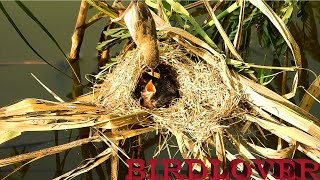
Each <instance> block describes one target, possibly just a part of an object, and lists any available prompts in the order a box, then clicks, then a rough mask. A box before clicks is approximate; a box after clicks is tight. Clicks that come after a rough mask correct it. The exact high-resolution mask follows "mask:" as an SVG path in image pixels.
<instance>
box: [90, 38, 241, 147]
mask: <svg viewBox="0 0 320 180" xmlns="http://www.w3.org/2000/svg"><path fill="white" fill-rule="evenodd" d="M158 46H159V51H160V59H161V64H166V65H169V66H171V67H172V69H174V70H175V71H176V74H177V81H178V83H179V89H178V90H179V94H180V98H177V99H174V100H173V101H172V102H171V104H170V105H169V107H166V108H155V109H152V110H151V109H147V108H145V107H143V106H141V104H140V101H139V100H137V99H136V98H135V97H134V96H133V92H134V91H135V89H136V88H137V83H138V81H139V78H140V76H141V73H142V71H143V69H144V68H145V67H146V64H145V62H143V61H144V60H143V57H142V53H141V52H140V51H139V50H138V49H135V50H132V51H129V52H127V54H126V56H125V58H124V59H123V60H121V61H120V62H119V63H118V64H117V65H116V66H115V67H113V68H112V69H109V70H110V73H106V74H105V75H103V76H101V75H100V77H102V79H103V83H101V84H96V85H95V87H94V92H98V94H99V95H98V97H97V98H96V99H95V100H94V103H95V104H96V105H98V106H102V107H104V108H106V109H107V110H108V111H110V113H114V114H117V115H126V114H132V113H135V112H140V111H141V110H143V111H147V112H148V113H149V114H150V115H151V118H152V119H153V121H154V122H155V123H156V125H158V126H160V127H161V129H165V130H169V131H171V132H173V131H174V132H182V133H183V134H185V135H187V136H189V137H191V138H192V139H194V140H195V142H199V143H201V142H203V141H205V140H206V139H207V138H208V137H210V136H212V135H213V133H215V132H216V131H217V129H218V128H219V127H221V125H228V124H231V123H233V122H231V121H230V119H232V117H234V116H236V115H238V114H239V113H240V111H241V110H240V108H239V102H240V101H241V99H242V97H243V96H242V94H241V93H240V90H239V89H238V88H234V86H232V85H231V84H229V82H230V80H228V79H227V76H226V75H225V71H223V68H222V65H223V64H222V63H221V61H222V59H218V58H217V59H216V62H217V63H216V65H215V66H212V65H210V64H207V63H206V62H205V61H204V60H202V59H199V58H197V57H196V56H193V55H192V54H191V53H190V52H189V51H188V50H186V49H185V48H184V47H181V46H180V45H178V44H175V43H168V42H159V43H158Z"/></svg>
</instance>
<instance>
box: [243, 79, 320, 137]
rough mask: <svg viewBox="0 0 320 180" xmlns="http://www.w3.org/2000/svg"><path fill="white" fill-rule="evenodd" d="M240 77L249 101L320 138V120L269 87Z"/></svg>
mask: <svg viewBox="0 0 320 180" xmlns="http://www.w3.org/2000/svg"><path fill="white" fill-rule="evenodd" d="M239 77H240V79H239V80H240V82H241V84H242V85H243V89H244V91H245V92H246V93H247V94H248V96H249V101H250V102H251V103H253V104H254V105H256V106H258V107H260V108H262V109H263V110H265V111H267V112H269V113H271V114H273V115H275V116H277V117H279V118H281V119H283V120H284V121H286V122H288V123H290V124H292V125H294V126H295V127H297V128H299V129H302V130H303V131H305V132H308V133H309V134H311V135H312V136H313V137H314V138H317V139H318V140H319V139H320V126H319V120H318V119H317V118H315V117H314V116H312V115H310V114H309V113H306V112H305V111H304V110H302V109H300V108H299V107H297V106H295V105H294V104H292V103H291V102H289V101H288V100H286V99H284V98H283V97H281V96H280V95H278V94H276V93H275V92H273V91H271V90H269V89H268V88H266V87H264V86H262V85H259V84H257V83H254V82H251V81H250V80H248V79H247V78H244V77H242V76H239Z"/></svg>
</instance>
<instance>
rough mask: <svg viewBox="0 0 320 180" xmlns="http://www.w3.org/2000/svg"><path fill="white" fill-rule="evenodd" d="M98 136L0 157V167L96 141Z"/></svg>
mask: <svg viewBox="0 0 320 180" xmlns="http://www.w3.org/2000/svg"><path fill="white" fill-rule="evenodd" d="M98 138H99V137H98V136H94V137H90V138H85V139H79V140H76V141H73V142H70V143H67V144H62V145H59V146H54V147H50V148H46V149H42V150H39V151H34V152H30V153H26V154H21V155H17V156H13V157H9V158H5V159H0V167H4V166H8V165H11V164H15V163H18V162H22V161H26V160H28V159H34V158H37V157H45V156H48V155H52V154H56V153H60V152H62V151H65V150H67V149H71V148H74V147H78V146H81V145H83V144H87V143H89V142H93V141H96V140H98Z"/></svg>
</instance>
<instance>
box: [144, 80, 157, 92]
mask: <svg viewBox="0 0 320 180" xmlns="http://www.w3.org/2000/svg"><path fill="white" fill-rule="evenodd" d="M145 89H146V91H147V92H149V93H156V91H157V90H156V87H155V86H154V85H153V83H152V80H150V81H149V82H148V84H147V85H146V88H145Z"/></svg>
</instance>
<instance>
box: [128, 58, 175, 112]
mask: <svg viewBox="0 0 320 180" xmlns="http://www.w3.org/2000/svg"><path fill="white" fill-rule="evenodd" d="M156 70H157V71H159V72H160V73H161V76H160V77H159V78H156V77H154V76H151V75H150V74H149V73H143V74H142V76H141V78H140V79H139V81H138V84H137V88H136V90H135V91H134V94H133V95H134V97H135V98H137V99H139V98H140V97H141V99H140V100H141V101H140V103H141V105H142V106H144V107H147V108H149V109H154V108H165V107H169V106H170V104H171V103H172V101H173V100H174V99H177V98H179V97H180V94H179V84H178V82H177V74H176V73H175V71H174V70H173V69H172V68H171V67H170V66H168V65H164V64H160V65H159V66H158V67H157V68H156ZM139 95H140V97H139Z"/></svg>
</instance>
